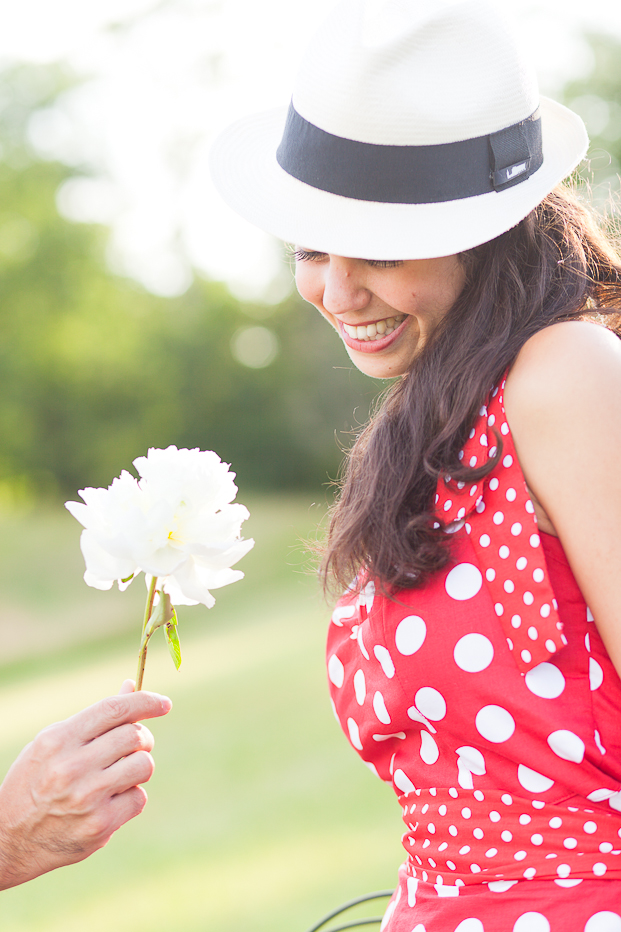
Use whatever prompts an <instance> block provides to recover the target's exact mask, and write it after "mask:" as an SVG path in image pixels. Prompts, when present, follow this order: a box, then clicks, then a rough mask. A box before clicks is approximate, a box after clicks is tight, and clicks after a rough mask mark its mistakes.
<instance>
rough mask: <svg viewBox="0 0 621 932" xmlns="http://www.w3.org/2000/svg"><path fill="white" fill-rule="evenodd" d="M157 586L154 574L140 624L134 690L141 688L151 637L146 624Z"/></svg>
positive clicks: (151, 609) (149, 616)
mask: <svg viewBox="0 0 621 932" xmlns="http://www.w3.org/2000/svg"><path fill="white" fill-rule="evenodd" d="M156 586H157V576H154V577H153V579H152V580H151V585H150V586H149V592H148V593H147V603H146V605H145V609H144V622H143V624H142V638H141V641H140V653H139V654H138V673H137V674H136V692H138V690H139V689H142V681H143V679H144V668H145V664H146V662H147V646H148V644H149V638H150V637H151V634H152V632H150V633H149V634H147V625H148V624H149V619H150V618H151V612H152V611H153V600H154V598H155V588H156Z"/></svg>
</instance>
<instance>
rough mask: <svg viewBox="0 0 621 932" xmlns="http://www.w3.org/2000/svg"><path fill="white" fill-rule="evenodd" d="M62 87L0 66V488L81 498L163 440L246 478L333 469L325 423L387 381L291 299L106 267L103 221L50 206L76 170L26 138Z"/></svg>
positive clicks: (269, 484) (50, 73) (337, 425)
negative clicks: (261, 302)
mask: <svg viewBox="0 0 621 932" xmlns="http://www.w3.org/2000/svg"><path fill="white" fill-rule="evenodd" d="M67 83H68V79H67V78H66V76H65V75H63V74H62V73H60V72H58V71H56V70H54V69H41V68H37V69H33V68H26V67H21V68H20V69H18V70H17V71H15V70H14V71H12V72H10V73H5V74H4V75H3V76H0V327H1V330H2V338H1V340H0V434H1V436H2V445H1V447H0V493H2V491H4V492H5V493H6V494H10V495H12V496H16V495H19V494H20V492H21V494H23V495H26V496H27V495H32V494H37V495H40V494H42V493H43V494H45V493H47V494H49V495H57V494H59V493H60V494H62V495H64V496H66V495H72V496H75V492H76V490H77V489H78V488H80V487H82V486H84V485H107V484H108V483H109V482H110V481H111V480H112V478H113V477H114V476H115V475H117V474H118V473H119V471H120V470H121V469H122V468H130V464H131V461H132V459H134V458H135V457H136V456H138V455H141V454H143V453H145V452H146V450H147V448H148V447H149V446H166V445H168V444H170V443H174V444H177V445H178V446H188V447H194V446H199V447H202V448H203V449H214V450H216V452H217V453H218V454H219V455H220V456H221V457H222V458H223V459H224V460H226V461H227V462H231V463H233V464H234V468H235V469H236V470H237V471H238V473H239V475H240V477H241V478H242V481H243V485H244V487H254V488H264V489H269V488H272V489H283V488H284V489H286V488H300V487H305V486H306V487H311V486H312V487H314V488H316V487H317V485H318V484H321V483H322V482H325V481H326V480H327V478H328V477H329V476H330V477H334V476H335V475H336V473H337V472H338V465H339V462H340V459H341V454H340V451H339V447H338V444H337V443H336V442H335V431H343V430H347V429H349V428H350V427H351V426H352V424H360V423H362V422H364V420H365V419H366V416H367V411H368V406H369V403H370V402H371V400H372V398H373V397H374V395H375V394H376V393H377V391H378V387H379V388H381V387H382V386H381V384H380V383H377V382H372V381H371V380H369V379H367V378H366V377H365V376H363V375H361V374H360V373H359V372H358V371H357V370H355V369H354V367H353V366H352V365H351V363H350V362H349V359H348V358H347V356H346V355H345V353H344V350H343V348H342V345H341V341H340V339H339V338H338V337H337V335H336V334H335V333H333V332H331V331H330V329H329V328H328V327H326V325H325V323H324V322H323V321H322V320H321V318H320V317H319V315H318V314H317V313H316V311H315V310H314V309H313V308H311V307H310V306H308V305H305V304H304V303H303V302H302V301H301V299H300V298H299V297H297V296H295V297H291V298H289V299H287V300H286V301H285V302H283V303H282V304H281V305H279V306H278V307H275V308H266V307H260V306H256V305H252V304H248V303H243V302H240V301H238V300H236V299H235V298H233V297H232V296H231V294H230V293H229V292H228V291H227V289H226V288H225V287H224V286H223V285H221V284H217V283H213V282H208V281H205V280H204V279H201V278H198V277H197V278H196V279H195V281H194V283H193V285H192V287H191V288H190V289H189V290H188V291H187V292H186V293H185V294H184V295H183V296H181V297H178V298H173V299H170V298H161V297H155V296H153V295H151V294H149V293H147V292H145V291H144V290H142V289H141V288H140V286H138V285H136V284H135V283H133V282H132V281H129V280H127V279H123V278H120V277H118V276H115V275H113V274H112V273H111V272H110V271H109V269H108V268H107V266H106V262H105V250H106V242H107V231H106V229H105V228H103V227H98V226H91V225H85V224H75V223H72V222H70V221H68V220H66V219H64V218H63V217H61V216H60V215H59V213H58V210H57V207H56V200H55V197H56V192H57V190H58V188H59V186H60V185H61V184H62V183H63V181H65V180H66V179H67V178H69V177H71V176H72V175H74V176H75V174H76V171H77V169H76V167H75V166H74V167H68V166H66V165H60V164H58V163H54V162H50V161H44V160H42V159H40V158H38V157H37V156H36V154H35V153H34V152H33V151H32V149H30V148H29V145H28V123H29V120H30V119H31V117H32V114H33V113H37V112H38V111H40V110H41V109H42V108H46V107H49V106H50V104H51V103H53V99H54V95H55V94H57V93H58V92H59V91H61V90H62V89H63V88H64V87H66V86H67ZM240 261H243V260H242V259H240ZM257 322H260V323H261V325H262V326H261V327H257ZM250 328H254V329H253V330H252V331H251V330H250ZM266 330H267V331H268V332H267V333H266ZM243 331H248V336H247V338H245V339H242V340H240V332H243ZM253 340H254V341H255V342H256V344H257V353H258V357H257V361H258V363H259V364H261V363H263V367H262V368H250V367H249V366H248V365H243V364H242V363H240V362H239V361H238V359H236V358H234V356H233V351H232V347H233V349H234V348H235V347H236V346H237V347H241V350H242V351H243V354H244V355H243V358H245V359H246V361H247V357H248V353H249V351H250V357H252V347H253ZM266 341H267V342H266ZM266 346H267V350H266ZM276 347H278V348H279V352H277V353H276V355H275V358H274V359H273V361H271V362H269V364H268V365H265V364H264V363H265V361H266V360H268V361H269V359H271V357H274V349H275V348H276ZM237 356H238V358H239V357H240V353H239V352H238V353H237ZM345 440H346V438H345Z"/></svg>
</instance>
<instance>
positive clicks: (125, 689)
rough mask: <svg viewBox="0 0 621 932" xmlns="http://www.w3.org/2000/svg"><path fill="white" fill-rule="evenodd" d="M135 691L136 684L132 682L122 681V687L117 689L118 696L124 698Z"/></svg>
mask: <svg viewBox="0 0 621 932" xmlns="http://www.w3.org/2000/svg"><path fill="white" fill-rule="evenodd" d="M135 689H136V683H135V682H134V680H123V685H122V686H121V688H120V689H119V696H124V695H126V694H127V693H133V692H134V691H135Z"/></svg>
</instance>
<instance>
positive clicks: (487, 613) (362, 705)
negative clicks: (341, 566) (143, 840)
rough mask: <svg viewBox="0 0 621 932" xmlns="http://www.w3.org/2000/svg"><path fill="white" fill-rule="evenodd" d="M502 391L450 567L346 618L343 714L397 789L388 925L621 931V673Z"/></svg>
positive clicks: (352, 604)
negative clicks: (526, 460)
mask: <svg viewBox="0 0 621 932" xmlns="http://www.w3.org/2000/svg"><path fill="white" fill-rule="evenodd" d="M503 388H504V382H503V383H502V385H501V386H500V387H499V388H497V389H496V390H495V391H494V392H493V394H492V396H491V398H490V401H489V403H488V405H487V406H485V407H483V408H482V409H481V412H480V416H479V418H478V420H477V423H476V425H475V427H474V429H473V430H472V431H471V434H470V438H469V440H468V441H467V443H466V445H465V447H464V449H463V452H462V455H461V457H462V459H463V460H464V461H465V462H466V463H469V465H470V466H472V467H475V466H480V465H481V464H482V463H483V462H485V460H486V459H487V458H488V457H493V456H494V455H495V454H496V448H495V444H496V439H495V438H496V436H498V435H500V436H501V437H502V456H501V459H500V461H499V463H498V465H497V466H496V467H495V468H494V470H493V471H492V472H491V473H490V474H488V475H487V476H486V477H485V478H484V479H483V480H480V481H479V482H478V483H472V484H464V483H463V482H459V483H457V482H455V481H453V480H450V479H449V480H446V481H444V480H442V481H441V482H440V483H439V484H438V490H437V496H436V510H437V513H438V514H439V515H441V516H442V520H443V522H444V523H445V524H446V526H447V531H448V532H450V533H452V534H454V537H453V539H452V543H453V549H452V562H451V563H450V565H449V566H448V567H447V568H446V569H444V570H442V571H440V572H438V573H437V574H435V575H434V576H433V578H432V579H431V581H430V582H429V583H428V584H427V585H426V586H425V587H424V588H423V589H420V590H402V591H400V592H399V594H398V598H399V602H395V601H391V600H389V599H387V598H385V597H383V596H380V595H379V594H376V593H375V589H374V585H373V583H372V582H368V583H367V584H366V585H365V586H364V588H363V590H362V592H361V593H359V594H358V593H355V592H353V590H352V591H350V592H347V593H345V595H344V596H343V597H342V598H341V599H340V601H339V603H338V604H337V606H336V608H335V610H334V613H333V615H332V623H331V625H330V630H329V637H328V675H329V680H330V689H331V695H332V699H333V702H334V708H335V712H336V715H337V717H338V719H339V721H340V723H341V726H342V728H343V730H344V731H345V733H346V735H347V736H348V738H349V741H350V743H351V744H352V745H353V747H354V748H355V749H356V751H357V752H358V753H359V754H360V756H361V757H362V759H363V761H364V762H365V763H366V764H367V766H368V767H369V768H370V770H372V771H373V773H375V774H377V775H378V776H379V777H380V778H381V779H382V780H385V781H386V782H387V783H390V784H391V785H392V786H393V788H394V790H395V793H396V794H397V797H398V800H399V804H400V806H401V812H402V816H403V821H404V823H405V834H404V835H403V845H404V848H405V851H406V853H407V857H406V861H405V863H404V864H403V865H402V867H401V869H400V874H399V885H398V887H397V890H396V892H395V895H394V897H393V899H392V901H391V903H390V905H389V907H388V910H387V912H386V916H385V918H384V924H383V926H382V929H384V930H386V932H621V727H620V716H619V710H620V709H621V681H620V680H619V677H618V676H617V673H616V671H615V668H614V667H613V665H612V663H611V661H610V659H609V657H608V655H607V653H606V650H605V648H604V645H603V643H602V641H601V639H600V637H599V634H598V632H597V628H596V626H595V624H594V623H593V616H592V615H591V613H590V611H589V609H588V608H587V606H586V604H585V602H584V599H583V597H582V594H581V592H580V590H579V589H578V586H577V584H576V582H575V580H574V578H573V575H572V573H571V570H570V568H569V565H568V563H567V559H566V557H565V554H564V552H563V549H562V547H561V545H560V542H559V541H558V539H557V538H554V537H552V536H550V535H547V534H540V533H539V531H538V529H537V522H536V518H535V514H534V508H533V505H532V502H531V501H530V498H529V495H528V491H527V488H526V484H525V481H524V477H523V475H522V472H521V469H520V466H519V464H518V461H517V457H516V453H515V449H514V447H513V442H512V439H511V433H510V430H509V425H508V424H507V421H506V417H505V412H504V406H503V395H502V392H503Z"/></svg>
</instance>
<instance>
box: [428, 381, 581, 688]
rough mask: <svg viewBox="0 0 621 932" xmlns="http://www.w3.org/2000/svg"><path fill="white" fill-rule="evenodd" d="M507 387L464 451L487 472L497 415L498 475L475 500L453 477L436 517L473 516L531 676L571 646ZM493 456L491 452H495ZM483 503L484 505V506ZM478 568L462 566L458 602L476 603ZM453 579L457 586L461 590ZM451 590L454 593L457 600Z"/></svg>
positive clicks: (502, 609) (478, 543)
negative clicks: (484, 441)
mask: <svg viewBox="0 0 621 932" xmlns="http://www.w3.org/2000/svg"><path fill="white" fill-rule="evenodd" d="M503 389H504V382H503V383H502V384H501V386H500V390H499V392H498V394H497V396H496V398H495V399H494V402H493V403H492V404H491V405H490V406H489V410H488V412H487V417H485V416H481V417H480V418H479V421H478V422H477V424H476V425H475V428H474V434H472V436H471V437H470V439H469V440H468V441H467V442H466V445H465V446H464V456H463V459H464V461H467V462H470V463H472V464H473V465H477V466H481V465H483V463H484V462H486V460H487V458H488V457H487V455H485V454H481V452H480V451H481V438H482V437H486V436H487V433H488V431H489V426H490V425H489V419H490V417H491V418H493V420H494V424H496V425H497V426H498V425H500V430H501V433H502V435H503V457H502V460H501V462H500V464H499V465H498V466H497V467H496V469H495V470H494V473H493V475H491V476H490V475H488V476H487V478H486V480H483V485H482V486H481V487H480V488H479V486H478V485H477V486H476V492H475V495H474V496H470V495H469V494H466V488H464V489H459V487H458V484H457V482H455V481H454V480H452V479H451V480H448V481H446V482H439V483H438V489H437V496H436V497H437V503H436V512H437V514H438V515H440V516H441V519H442V521H444V522H447V523H448V522H450V521H454V520H456V518H457V512H458V511H459V510H460V509H462V508H465V516H466V517H467V518H468V517H469V516H470V520H471V522H472V525H471V538H472V544H473V547H474V550H475V552H476V554H477V557H478V562H479V564H480V566H481V568H482V570H483V571H484V572H485V571H486V570H488V569H492V570H494V576H493V577H491V578H490V576H488V575H487V574H486V579H487V581H488V587H489V591H490V595H491V597H492V601H493V602H494V603H495V609H496V613H497V615H498V617H499V618H501V620H502V624H503V627H504V629H505V636H506V637H508V638H509V639H510V641H511V645H512V646H511V647H510V649H511V650H512V652H513V654H514V656H515V659H516V663H517V665H518V669H519V670H521V671H522V672H524V673H525V672H526V671H527V670H529V669H531V668H532V667H535V666H537V665H538V664H539V663H542V662H544V661H547V660H549V658H550V656H551V655H552V654H554V653H556V651H558V650H560V649H561V648H562V647H563V646H564V643H563V635H562V624H561V622H560V619H559V617H558V614H557V611H556V609H555V608H554V606H553V598H554V593H553V592H552V587H551V584H550V581H549V579H548V575H547V572H546V565H545V558H544V555H543V550H542V547H541V540H540V537H539V534H538V533H537V521H536V518H535V514H534V509H533V508H532V502H531V501H530V498H529V495H528V492H527V489H526V484H525V482H524V479H523V477H522V474H521V471H520V468H519V465H518V463H517V456H516V455H515V450H514V449H513V442H512V439H511V436H510V431H509V429H508V425H507V424H506V417H505V412H504V406H503V397H502V390H503ZM503 425H506V430H502V427H503ZM489 452H490V453H491V450H490V451H489ZM472 488H474V486H472V487H471V489H472ZM481 505H483V506H484V507H483V508H481V507H480V506H481ZM438 520H440V518H439V519H438ZM505 525H508V534H509V538H510V541H511V542H510V543H509V541H507V542H506V543H503V544H502V545H501V546H500V547H499V548H498V549H495V548H494V547H493V546H492V545H491V541H492V540H495V539H497V537H498V533H499V529H501V528H503V527H505ZM468 526H470V525H466V527H468ZM505 538H506V533H505ZM498 557H500V559H501V560H503V561H506V562H507V566H506V568H505V569H503V570H502V571H501V572H500V573H499V572H498V570H499V569H500V567H499V565H498V563H497V560H498ZM526 565H528V566H529V568H530V573H526V574H525V573H523V572H522V571H521V569H520V567H522V568H524V567H526ZM513 568H515V570H513ZM475 569H476V567H473V566H471V565H470V564H461V565H457V566H455V567H454V568H453V569H452V570H451V572H450V573H449V575H448V577H447V581H446V585H447V592H448V593H449V595H452V597H453V598H455V599H468V598H472V595H471V594H470V593H471V592H472V594H476V591H473V590H475V581H474V576H473V575H471V574H472V570H475ZM507 570H509V575H507ZM477 572H478V571H477ZM452 578H453V579H454V580H455V584H454V585H453V583H452ZM479 578H481V574H480V573H479ZM451 589H454V592H455V594H453V593H452V592H451ZM462 593H463V594H462ZM518 614H519V615H520V616H521V623H520V625H519V626H515V625H512V624H511V619H512V618H514V617H515V616H516V615H518Z"/></svg>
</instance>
